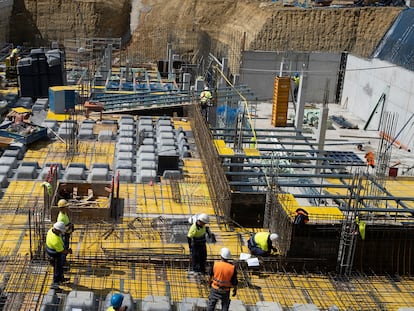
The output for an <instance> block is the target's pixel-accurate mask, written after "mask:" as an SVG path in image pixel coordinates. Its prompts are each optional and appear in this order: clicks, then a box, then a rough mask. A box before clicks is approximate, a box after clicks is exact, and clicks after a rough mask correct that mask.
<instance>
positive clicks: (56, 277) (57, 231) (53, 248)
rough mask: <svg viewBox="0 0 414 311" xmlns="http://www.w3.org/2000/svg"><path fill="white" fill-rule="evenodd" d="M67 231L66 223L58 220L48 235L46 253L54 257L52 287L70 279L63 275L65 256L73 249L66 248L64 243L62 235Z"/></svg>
mask: <svg viewBox="0 0 414 311" xmlns="http://www.w3.org/2000/svg"><path fill="white" fill-rule="evenodd" d="M65 231H66V227H65V224H64V223H63V222H61V221H57V222H55V223H54V224H53V227H52V228H50V229H49V231H48V232H47V235H46V253H47V255H48V256H49V257H51V258H52V259H53V284H52V288H58V287H59V285H60V284H61V283H63V282H65V281H68V279H65V278H64V276H63V256H64V255H66V254H72V249H70V248H65V245H64V243H63V239H62V235H63V234H65Z"/></svg>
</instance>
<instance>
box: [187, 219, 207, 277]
mask: <svg viewBox="0 0 414 311" xmlns="http://www.w3.org/2000/svg"><path fill="white" fill-rule="evenodd" d="M209 220H210V219H209V217H208V215H207V214H200V215H198V216H197V221H196V222H195V223H193V224H192V225H191V227H190V229H189V230H188V234H187V240H188V247H189V249H190V253H191V259H192V264H193V271H192V272H193V273H196V274H205V273H206V261H207V246H206V233H207V229H206V224H208V223H209Z"/></svg>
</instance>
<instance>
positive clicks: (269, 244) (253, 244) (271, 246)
mask: <svg viewBox="0 0 414 311" xmlns="http://www.w3.org/2000/svg"><path fill="white" fill-rule="evenodd" d="M278 238H279V235H277V234H276V233H272V234H270V233H269V232H257V233H255V234H253V235H252V236H251V237H250V239H249V240H248V241H247V247H248V248H249V250H250V253H251V254H252V255H256V256H262V257H266V256H269V255H270V254H271V252H272V250H274V251H277V248H276V243H277V240H278Z"/></svg>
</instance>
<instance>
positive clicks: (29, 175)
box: [15, 162, 40, 180]
mask: <svg viewBox="0 0 414 311" xmlns="http://www.w3.org/2000/svg"><path fill="white" fill-rule="evenodd" d="M39 169H40V166H39V164H38V163H37V162H22V163H20V166H19V167H18V168H17V170H16V176H15V177H16V179H29V180H32V179H36V178H37V176H38V175H39V173H38V170H39Z"/></svg>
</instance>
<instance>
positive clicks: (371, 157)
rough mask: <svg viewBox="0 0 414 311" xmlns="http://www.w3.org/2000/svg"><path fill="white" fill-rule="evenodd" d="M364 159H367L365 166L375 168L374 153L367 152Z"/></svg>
mask: <svg viewBox="0 0 414 311" xmlns="http://www.w3.org/2000/svg"><path fill="white" fill-rule="evenodd" d="M365 159H367V164H368V165H369V166H371V167H375V155H374V152H372V151H368V152H367V153H366V154H365Z"/></svg>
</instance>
